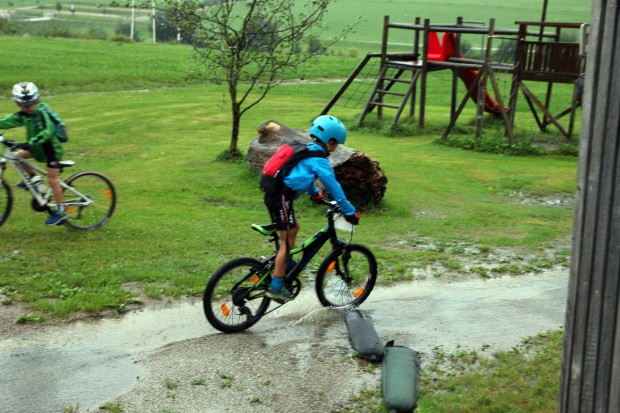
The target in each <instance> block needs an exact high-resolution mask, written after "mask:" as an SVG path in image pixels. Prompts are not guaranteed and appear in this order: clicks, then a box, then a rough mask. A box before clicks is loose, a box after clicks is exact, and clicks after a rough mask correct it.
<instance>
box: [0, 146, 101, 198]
mask: <svg viewBox="0 0 620 413" xmlns="http://www.w3.org/2000/svg"><path fill="white" fill-rule="evenodd" d="M0 142H4V138H2V137H1V136H0ZM7 163H8V164H9V165H11V167H13V169H15V171H16V172H17V174H18V175H19V176H20V178H21V179H22V181H23V182H24V183H25V184H26V187H27V188H28V191H30V194H31V195H32V197H33V199H35V200H36V201H37V203H38V204H39V205H40V206H41V207H49V208H54V207H56V203H55V202H49V200H50V199H52V198H53V197H52V188H50V187H48V189H47V191H45V193H44V194H40V193H39V191H37V190H36V188H34V187H33V186H32V184H31V183H30V175H29V174H28V172H26V170H25V169H24V167H23V166H22V165H27V166H28V167H30V168H32V170H34V171H36V172H37V173H38V174H40V175H41V176H44V177H47V171H46V170H45V169H43V168H41V167H40V166H38V165H36V164H34V163H32V162H29V161H28V160H26V159H24V158H22V157H21V156H19V155H18V154H17V153H16V152H13V150H12V149H11V148H10V147H7V148H6V149H5V151H4V153H3V155H2V158H0V179H2V176H3V174H4V171H5V169H6V164H7ZM74 164H75V162H73V161H61V163H60V165H61V167H63V166H64V167H68V166H72V165H74ZM58 182H59V183H60V186H61V187H62V188H63V189H65V190H68V191H70V192H72V193H74V194H75V195H76V196H78V197H79V199H80V201H79V202H71V203H70V204H67V203H65V205H67V206H76V207H86V206H90V205H92V203H93V201H92V199H90V197H88V196H86V195H84V194H82V193H81V192H79V191H77V190H76V189H75V188H73V187H72V186H70V185H67V184H66V183H65V182H64V180H63V179H58Z"/></svg>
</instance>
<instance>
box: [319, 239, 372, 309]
mask: <svg viewBox="0 0 620 413" xmlns="http://www.w3.org/2000/svg"><path fill="white" fill-rule="evenodd" d="M376 281H377V260H376V259H375V256H374V254H373V253H372V252H371V251H370V250H369V249H368V248H366V247H365V246H363V245H360V244H349V245H348V246H346V247H345V248H343V249H336V250H332V252H330V253H329V255H328V256H327V258H325V260H324V261H323V262H322V263H321V266H320V267H319V269H318V271H317V274H316V280H315V285H314V287H315V290H316V295H317V297H318V298H319V301H320V302H321V304H322V305H323V306H325V307H357V306H358V305H360V304H361V303H363V302H364V300H366V298H368V296H369V295H370V292H371V291H372V289H373V288H374V286H375V282H376Z"/></svg>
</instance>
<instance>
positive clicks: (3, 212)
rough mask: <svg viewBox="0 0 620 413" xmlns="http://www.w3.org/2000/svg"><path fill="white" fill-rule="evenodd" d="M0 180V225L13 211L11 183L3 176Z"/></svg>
mask: <svg viewBox="0 0 620 413" xmlns="http://www.w3.org/2000/svg"><path fill="white" fill-rule="evenodd" d="M0 182H2V184H1V185H0V225H2V224H4V222H5V221H6V220H7V219H8V218H9V214H10V213H11V208H12V207H13V192H12V191H11V187H10V186H9V183H8V182H7V181H6V180H5V179H4V178H2V179H1V180H0Z"/></svg>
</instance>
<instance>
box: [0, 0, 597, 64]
mask: <svg viewBox="0 0 620 413" xmlns="http://www.w3.org/2000/svg"><path fill="white" fill-rule="evenodd" d="M71 4H73V5H74V13H72V12H71ZM111 4H119V5H122V4H125V5H130V4H131V2H129V1H125V2H123V1H120V2H110V1H107V2H106V1H99V0H80V1H67V0H58V2H54V1H43V2H42V1H36V0H1V1H0V9H8V10H11V11H12V12H13V16H14V20H15V21H22V20H32V19H37V18H40V17H42V16H43V14H44V13H57V14H58V18H57V19H55V20H54V21H36V20H35V21H28V22H27V24H28V25H29V26H30V27H32V30H33V31H36V30H39V29H40V28H41V27H46V26H68V27H70V28H71V29H72V30H74V31H75V32H80V33H85V32H88V31H90V30H93V29H97V30H98V31H103V32H105V33H107V34H108V35H111V34H113V33H114V32H115V30H116V29H117V28H118V27H119V25H121V24H127V23H128V22H129V21H130V19H131V9H130V8H128V7H119V6H116V7H114V6H111ZM134 4H136V5H138V6H140V5H143V6H144V7H142V8H140V7H137V8H136V9H135V10H134V12H135V14H134V19H135V32H136V34H137V36H138V38H139V39H140V40H141V41H144V42H147V43H149V42H152V41H153V36H152V21H151V20H150V15H151V11H152V9H151V2H146V4H145V3H143V2H140V1H136V2H135V3H134ZM155 4H156V6H157V5H158V2H156V3H155ZM299 4H300V10H301V6H302V2H300V3H299ZM58 5H60V8H61V10H60V11H59V12H58V11H57V7H58ZM385 15H388V16H390V20H391V21H394V22H399V23H412V22H413V21H414V20H415V18H416V17H420V18H421V19H422V20H423V19H430V20H431V23H434V24H440V23H441V24H446V23H449V24H453V23H455V22H456V19H457V17H463V20H464V21H465V22H470V23H471V24H474V25H489V22H490V19H495V22H496V27H501V28H516V26H515V22H516V21H540V19H541V17H542V2H541V1H540V0H524V1H520V2H500V3H498V2H495V1H492V0H470V1H465V0H450V1H443V2H435V1H429V0H424V1H420V0H416V1H409V0H393V1H387V0H383V1H371V0H361V1H356V0H337V1H334V2H333V3H332V4H331V5H330V7H329V10H328V13H327V15H326V19H325V26H324V27H322V28H321V29H320V30H319V34H320V37H321V38H323V39H329V38H331V37H333V36H335V35H337V34H338V33H339V32H340V30H341V29H342V28H343V27H346V26H348V25H353V24H356V22H357V26H356V30H355V32H354V33H352V34H351V35H349V36H347V38H346V39H345V40H344V41H342V42H341V43H339V44H338V45H336V46H335V50H348V49H349V48H355V49H357V50H359V52H360V54H365V53H367V52H378V51H379V50H380V49H379V47H380V42H381V36H382V26H383V16H385ZM589 19H590V3H589V2H587V1H579V0H564V1H563V0H549V1H548V7H547V16H546V21H551V22H580V23H585V22H588V21H589ZM480 40H481V39H480V38H476V37H473V38H470V39H469V41H471V43H472V44H473V45H478V44H480ZM390 41H391V42H393V43H394V44H405V45H408V44H410V43H411V41H412V37H411V34H410V33H408V32H406V31H403V32H400V33H397V32H395V33H394V35H393V37H390Z"/></svg>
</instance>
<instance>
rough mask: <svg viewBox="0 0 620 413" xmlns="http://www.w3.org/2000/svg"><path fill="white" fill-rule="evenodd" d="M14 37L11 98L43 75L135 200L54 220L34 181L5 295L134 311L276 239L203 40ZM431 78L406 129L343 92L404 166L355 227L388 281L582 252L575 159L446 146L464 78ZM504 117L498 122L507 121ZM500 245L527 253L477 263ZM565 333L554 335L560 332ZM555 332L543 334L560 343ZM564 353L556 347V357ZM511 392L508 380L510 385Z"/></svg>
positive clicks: (246, 132) (315, 100)
mask: <svg viewBox="0 0 620 413" xmlns="http://www.w3.org/2000/svg"><path fill="white" fill-rule="evenodd" d="M1 41H2V42H3V45H7V48H6V49H5V50H4V51H5V54H6V56H7V57H6V58H3V61H2V62H0V65H1V67H2V69H3V70H1V71H0V88H1V91H0V96H4V98H0V114H8V113H10V112H12V111H14V110H15V105H14V103H13V102H12V101H11V100H10V99H9V98H8V97H9V93H10V87H11V85H12V84H13V83H15V82H16V81H19V80H22V79H23V78H28V79H29V80H33V81H35V82H36V83H37V84H38V85H39V86H41V88H42V91H43V100H44V101H46V102H47V103H49V104H50V105H51V106H52V107H53V108H54V109H55V110H56V111H58V112H59V113H60V114H61V116H62V117H63V119H64V120H65V121H66V122H67V123H68V125H69V127H70V131H71V141H70V142H69V143H68V144H66V146H65V148H66V158H67V159H73V160H75V161H77V162H78V164H77V166H76V168H77V169H96V170H99V171H101V172H103V173H105V174H107V175H108V176H109V177H110V178H111V179H112V180H113V182H114V183H115V185H116V187H117V191H118V200H119V203H118V206H117V211H116V213H115V215H114V217H113V219H112V220H111V221H110V222H109V223H108V224H107V225H106V226H105V227H104V228H102V229H100V230H97V231H92V232H86V233H83V232H76V231H71V230H68V229H66V228H64V227H60V228H47V227H45V226H44V225H43V221H44V219H45V217H44V216H43V215H40V214H37V213H35V212H34V211H33V210H31V209H30V200H29V198H28V196H27V195H26V194H25V193H23V192H18V191H17V190H15V191H14V192H15V197H16V200H15V204H14V209H13V212H12V215H11V217H10V218H9V220H8V222H7V223H6V224H5V225H3V226H2V227H0V233H2V236H1V237H0V247H1V248H0V297H2V304H3V305H6V306H10V305H14V304H15V303H22V304H24V305H25V308H26V314H25V315H24V316H23V317H22V318H20V320H16V321H21V322H29V321H42V320H45V319H51V318H68V319H71V318H74V317H80V316H83V315H94V314H100V313H101V312H105V311H112V312H115V311H118V312H122V311H123V309H124V308H125V307H126V306H127V305H128V304H130V303H134V302H136V300H137V297H138V296H142V295H145V296H147V297H150V298H158V299H170V298H180V297H183V296H192V297H198V296H200V294H201V293H202V290H203V288H204V286H205V284H206V281H207V279H208V277H209V275H210V274H211V273H212V272H213V271H214V270H215V269H216V268H217V267H218V266H220V265H221V264H222V263H224V262H225V261H227V260H229V259H231V258H234V257H237V256H240V255H249V256H258V255H262V254H266V253H268V252H269V249H268V248H269V247H268V245H266V243H265V241H264V240H263V239H262V238H261V237H259V236H258V235H257V234H256V233H255V232H253V231H251V229H250V224H251V223H254V222H266V220H267V214H266V211H265V210H264V206H263V204H262V199H261V192H260V191H259V189H258V185H257V182H258V177H257V175H256V174H255V173H253V172H252V171H250V170H249V168H248V166H247V165H246V164H245V163H244V162H240V163H226V162H219V161H216V160H215V159H216V157H217V155H218V154H220V153H221V152H222V151H224V150H225V149H227V147H228V143H229V139H230V119H231V116H230V110H229V102H228V98H227V94H226V90H225V88H224V87H223V86H215V85H208V84H203V83H199V82H196V81H193V80H188V79H187V77H186V74H187V73H188V72H189V71H191V70H193V69H194V67H193V66H192V64H191V62H190V61H189V59H188V58H189V54H190V53H189V49H188V48H186V47H183V46H175V45H150V44H122V45H119V44H115V43H112V42H98V41H83V40H71V39H64V40H42V39H22V38H4V37H3V38H2V39H1ZM8 46H10V47H8ZM25 46H27V49H28V50H34V51H36V53H35V54H36V55H37V56H38V57H39V59H41V61H43V62H45V64H42V65H40V66H36V65H25V66H24V65H20V64H18V63H19V62H20V61H19V53H18V51H19V50H20V48H22V49H23V47H25ZM357 62H358V60H356V59H350V60H347V59H339V58H334V57H324V58H322V59H320V60H319V61H318V62H317V63H316V64H315V65H313V66H312V67H307V68H305V70H306V72H305V74H304V76H306V77H307V78H319V77H331V78H336V79H341V78H343V77H345V76H347V75H348V73H349V72H350V70H352V68H353V67H355V65H356V64H357ZM15 73H20V76H19V78H16V77H15V75H14V74H15ZM295 78H296V77H295V75H291V79H295ZM432 78H433V79H432V80H431V82H436V83H432V87H431V88H430V89H429V90H432V93H431V95H430V96H429V100H428V102H427V103H428V106H427V119H428V121H427V128H426V129H424V130H417V129H415V127H413V126H411V125H409V126H408V127H406V128H403V129H402V130H401V131H400V132H395V133H386V132H385V129H380V128H379V129H376V128H373V127H364V128H358V127H355V123H356V119H357V117H358V116H359V109H358V108H355V107H345V106H338V107H337V108H335V110H337V116H339V117H341V118H342V119H343V120H344V121H345V123H346V124H347V125H348V126H349V129H350V133H349V140H348V141H347V146H349V147H352V148H355V149H358V150H360V151H363V152H365V153H366V154H367V155H368V156H370V157H372V158H373V159H375V160H377V161H378V162H379V163H380V166H381V168H382V169H383V170H384V171H385V173H386V176H387V177H388V181H389V182H388V189H387V192H386V195H385V198H384V199H383V201H382V202H381V204H380V205H378V206H376V207H375V208H372V209H369V210H366V211H364V213H363V214H362V219H361V225H360V226H359V229H358V231H356V240H357V241H358V242H360V243H364V244H366V245H368V246H369V247H370V248H371V249H372V250H373V251H374V252H375V254H376V256H377V258H378V261H379V267H380V274H379V283H380V285H385V284H388V283H392V282H395V281H398V280H403V279H411V278H413V277H415V276H416V275H415V274H416V270H418V269H420V268H422V269H424V268H432V269H434V270H435V272H434V274H435V275H434V276H445V277H455V278H464V277H491V276H495V275H506V274H511V275H515V276H518V274H520V273H523V272H531V271H540V270H542V269H544V268H547V267H548V266H550V265H554V264H558V263H559V264H566V263H567V259H568V254H569V253H568V251H567V248H569V247H570V237H571V226H572V215H573V209H572V205H570V204H567V205H560V206H549V205H546V204H545V203H544V202H538V201H537V200H540V199H543V200H544V199H546V198H548V197H557V196H559V197H566V198H570V197H572V195H573V194H574V187H575V178H576V166H577V159H576V158H575V157H570V156H559V155H547V156H521V157H515V156H502V155H493V154H485V153H478V152H472V151H466V150H462V149H456V148H450V147H446V146H442V145H438V144H436V140H437V138H438V137H439V136H440V135H441V132H442V131H443V128H445V126H446V125H447V121H448V116H449V115H448V110H447V107H446V105H447V104H449V96H448V95H449V94H448V93H447V92H445V89H444V88H445V82H446V81H448V80H449V76H446V75H438V76H432ZM338 87H339V85H338V84H337V83H328V82H325V83H317V84H311V83H307V84H306V83H304V84H286V85H282V86H280V87H278V88H276V89H274V91H273V92H272V93H271V94H270V95H269V96H268V97H267V99H266V100H265V101H264V102H262V103H261V104H260V105H259V106H257V107H256V108H254V109H253V110H251V111H250V112H248V113H247V115H246V116H244V118H243V121H242V125H241V134H240V142H239V147H240V149H241V150H242V151H245V150H246V149H247V148H248V146H249V144H250V143H251V141H252V140H253V139H254V138H255V137H256V135H257V132H256V128H257V127H258V126H260V125H261V124H263V123H264V122H265V121H267V120H270V119H275V120H278V121H280V122H282V123H284V124H285V125H287V126H290V127H293V128H300V129H302V128H307V127H308V125H309V123H310V121H311V120H312V119H313V118H314V117H315V116H316V115H317V114H318V113H319V112H320V111H321V109H322V108H323V107H324V105H325V104H326V102H327V101H328V100H329V99H330V98H331V96H332V95H333V94H334V93H335V92H336V90H337V88H338ZM565 93H566V96H568V92H565ZM560 103H561V102H559V103H558V104H560ZM519 108H520V112H519V113H518V114H517V119H519V122H518V128H519V131H520V133H521V134H523V135H533V134H540V132H538V131H537V128H536V127H535V125H534V122H533V120H532V119H531V115H529V114H528V113H527V112H526V111H525V110H526V109H525V107H524V106H523V105H521V106H520V107H519ZM468 110H469V112H466V113H465V115H464V116H463V118H462V120H463V122H464V125H463V126H462V131H461V132H459V133H471V132H468V131H470V130H471V121H468V119H472V118H473V113H474V112H473V111H472V110H470V109H468ZM488 130H489V133H495V132H494V131H493V127H489V129H488ZM4 132H5V135H6V136H7V137H8V138H11V139H16V140H22V139H23V133H24V132H23V131H22V130H9V131H4ZM541 135H545V136H543V137H547V135H553V133H549V134H541ZM552 138H553V136H552V137H551V138H549V139H552ZM68 172H69V171H66V172H65V175H67V173H68ZM5 178H6V179H7V180H8V181H9V182H10V184H11V185H14V184H15V183H16V182H17V176H16V175H15V173H14V172H13V171H7V172H6V175H5ZM523 199H526V200H533V202H527V203H524V202H521V201H522V200H523ZM296 209H297V210H298V213H299V218H300V220H301V223H302V230H301V233H300V239H301V238H303V237H304V236H308V235H310V234H312V233H313V232H314V230H315V229H316V228H318V226H320V225H322V223H323V219H324V218H323V217H322V214H321V212H322V211H321V209H320V208H319V207H315V206H313V205H312V204H311V203H310V202H308V201H307V200H306V199H302V200H300V202H299V204H298V206H297V208H296ZM497 249H508V250H511V251H514V252H515V254H516V255H515V256H516V257H519V258H515V259H514V261H512V262H510V263H501V265H498V266H496V267H495V268H494V270H485V271H483V270H482V266H475V265H474V266H469V265H466V263H467V262H470V261H471V256H470V251H472V250H475V251H477V257H479V258H476V259H480V260H482V261H484V260H485V257H486V256H490V255H493V254H492V253H493V252H494V251H495V250H497ZM319 255H321V254H319ZM521 257H523V259H522V258H521ZM525 257H528V258H527V259H525ZM484 263H485V264H490V263H489V262H486V261H484ZM136 291H138V292H139V294H136ZM559 341H560V339H557V337H552V338H551V339H549V342H550V343H551V344H550V345H553V344H555V345H557V343H558V342H559ZM545 343H547V341H545V340H543V343H542V344H539V345H540V346H543V347H542V348H543V349H544V348H545V347H544V346H545V345H546V344H545ZM537 348H538V347H537ZM499 358H500V361H502V362H503V361H504V360H505V359H503V358H501V357H499ZM515 360H516V361H515V362H514V364H512V366H513V367H511V369H510V370H509V373H508V379H506V382H510V380H511V378H512V379H513V381H514V378H515V377H520V374H522V370H520V367H518V365H519V363H521V364H525V363H524V362H522V361H523V360H521V361H519V359H518V358H517V359H515ZM541 363H543V362H541ZM557 365H558V357H555V358H553V360H551V361H548V362H545V363H544V364H541V366H542V367H540V369H541V370H544V368H545V367H546V368H547V369H557ZM528 366H529V364H527V365H526V366H525V367H528ZM493 368H495V367H493ZM464 380H469V378H467V379H464ZM551 381H552V382H553V379H551ZM476 383H478V384H475V385H474V386H473V387H474V388H475V389H477V390H478V391H484V390H481V389H484V388H485V387H488V383H486V384H484V383H485V382H483V381H480V380H478V379H476ZM480 383H483V384H480ZM541 383H542V384H534V385H532V383H531V382H527V383H522V384H520V385H522V386H523V388H528V389H533V391H535V390H536V389H538V388H540V386H542V387H549V385H548V384H546V383H547V382H546V381H542V382H541ZM451 386H452V387H451V388H454V385H451ZM463 386H465V387H466V386H468V385H467V384H463ZM537 386H538V387H537ZM444 390H445V389H440V390H439V391H438V394H441V393H442V392H444ZM502 391H503V390H502V389H501V387H498V390H497V392H498V393H501V392H502ZM475 395H476V397H478V395H480V394H479V393H475ZM424 397H430V398H431V399H432V400H433V401H427V402H425V403H429V404H427V405H428V406H434V405H433V404H430V403H435V402H436V401H437V400H439V398H440V396H437V397H435V396H434V395H425V396H424ZM463 397H471V396H469V395H466V396H463ZM485 397H490V396H488V395H485ZM549 397H550V396H549V395H548V393H546V392H543V393H541V394H537V395H536V394H535V395H532V398H533V400H534V401H536V400H544V401H546V403H547V404H548V399H549ZM537 398H538V399H537ZM447 403H449V404H450V405H451V406H455V405H457V406H458V404H459V402H458V401H456V402H455V401H453V400H452V401H448V402H447ZM472 409H474V408H473V407H472ZM440 410H441V409H440ZM377 411H380V410H377ZM441 411H450V410H446V409H444V410H441ZM452 411H458V409H457V410H452ZM468 411H485V410H484V409H483V408H481V410H475V409H474V410H468ZM486 411H508V410H491V409H489V410H486ZM524 411H528V410H524ZM540 411H544V409H543V410H540ZM547 411H550V410H549V409H547Z"/></svg>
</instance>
